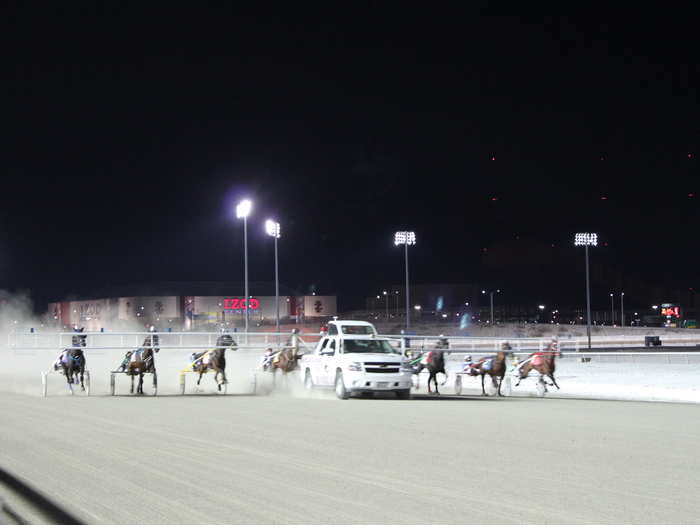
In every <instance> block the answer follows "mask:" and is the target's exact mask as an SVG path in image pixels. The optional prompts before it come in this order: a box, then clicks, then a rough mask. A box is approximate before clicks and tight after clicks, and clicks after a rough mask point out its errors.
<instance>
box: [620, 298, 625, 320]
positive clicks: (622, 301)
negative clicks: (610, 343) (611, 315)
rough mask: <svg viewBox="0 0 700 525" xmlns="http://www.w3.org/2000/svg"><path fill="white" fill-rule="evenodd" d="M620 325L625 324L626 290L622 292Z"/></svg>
mask: <svg viewBox="0 0 700 525" xmlns="http://www.w3.org/2000/svg"><path fill="white" fill-rule="evenodd" d="M620 326H623V327H624V326H625V292H620Z"/></svg>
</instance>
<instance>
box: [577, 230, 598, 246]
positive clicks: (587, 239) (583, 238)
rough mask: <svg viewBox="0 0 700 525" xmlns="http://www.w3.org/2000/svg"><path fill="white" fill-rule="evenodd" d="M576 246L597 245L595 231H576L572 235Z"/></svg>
mask: <svg viewBox="0 0 700 525" xmlns="http://www.w3.org/2000/svg"><path fill="white" fill-rule="evenodd" d="M574 244H575V245H576V246H598V234H597V233H577V234H576V236H575V237H574Z"/></svg>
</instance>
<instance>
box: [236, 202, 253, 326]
mask: <svg viewBox="0 0 700 525" xmlns="http://www.w3.org/2000/svg"><path fill="white" fill-rule="evenodd" d="M252 207H253V203H252V202H250V201H249V200H248V199H245V200H242V201H241V202H240V203H239V204H238V206H236V217H237V218H239V219H243V266H244V268H245V270H244V276H245V284H244V287H245V302H244V303H243V304H245V333H246V334H248V317H249V314H250V312H249V311H248V310H249V309H248V306H249V303H250V301H249V297H248V215H250V210H251V209H252ZM247 337H248V336H247V335H246V340H247Z"/></svg>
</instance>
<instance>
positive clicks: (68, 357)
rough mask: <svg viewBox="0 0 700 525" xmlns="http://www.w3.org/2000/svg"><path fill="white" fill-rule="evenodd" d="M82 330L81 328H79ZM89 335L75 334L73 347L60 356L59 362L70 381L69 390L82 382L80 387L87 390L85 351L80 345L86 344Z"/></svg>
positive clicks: (68, 381) (67, 381)
mask: <svg viewBox="0 0 700 525" xmlns="http://www.w3.org/2000/svg"><path fill="white" fill-rule="evenodd" d="M78 331H79V332H82V331H83V329H82V328H81V329H80V330H78ZM86 339H87V335H74V336H73V337H72V341H71V344H72V345H73V348H66V349H65V350H64V351H63V352H62V353H61V356H60V357H59V361H58V364H59V365H60V367H61V371H62V373H63V375H65V376H66V383H68V390H70V391H71V393H72V392H73V385H74V384H76V385H77V384H78V382H80V388H81V390H82V391H83V392H84V391H85V382H84V376H85V353H84V352H83V351H82V350H81V348H80V347H83V346H85V345H86V342H85V340H86ZM54 369H55V370H57V369H58V367H57V366H55V365H54Z"/></svg>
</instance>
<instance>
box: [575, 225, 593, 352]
mask: <svg viewBox="0 0 700 525" xmlns="http://www.w3.org/2000/svg"><path fill="white" fill-rule="evenodd" d="M574 244H575V245H576V246H583V247H584V248H585V249H586V313H587V314H588V315H587V317H588V319H587V321H588V324H587V327H586V332H587V333H588V349H589V350H590V349H591V281H590V278H589V275H588V247H589V246H598V234H597V233H577V234H576V237H575V238H574Z"/></svg>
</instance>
